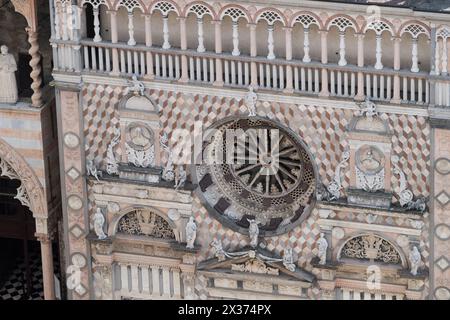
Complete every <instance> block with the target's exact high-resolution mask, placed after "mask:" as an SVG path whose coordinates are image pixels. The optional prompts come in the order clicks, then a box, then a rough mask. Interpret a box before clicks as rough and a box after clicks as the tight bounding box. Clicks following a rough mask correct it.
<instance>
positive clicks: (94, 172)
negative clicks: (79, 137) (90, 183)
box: [86, 160, 102, 181]
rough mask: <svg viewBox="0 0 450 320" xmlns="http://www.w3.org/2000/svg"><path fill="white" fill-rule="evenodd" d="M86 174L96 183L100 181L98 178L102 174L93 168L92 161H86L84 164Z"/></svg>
mask: <svg viewBox="0 0 450 320" xmlns="http://www.w3.org/2000/svg"><path fill="white" fill-rule="evenodd" d="M86 173H87V175H89V176H93V177H94V178H95V179H96V180H97V181H100V180H99V179H98V177H101V176H102V172H101V171H100V170H98V169H97V167H96V166H95V163H94V160H88V161H87V163H86Z"/></svg>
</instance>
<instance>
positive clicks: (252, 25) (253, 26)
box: [247, 22, 256, 30]
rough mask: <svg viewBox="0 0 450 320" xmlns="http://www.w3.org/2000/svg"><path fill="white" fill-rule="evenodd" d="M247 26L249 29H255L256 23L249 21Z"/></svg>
mask: <svg viewBox="0 0 450 320" xmlns="http://www.w3.org/2000/svg"><path fill="white" fill-rule="evenodd" d="M247 27H249V28H250V30H256V23H252V22H249V23H247Z"/></svg>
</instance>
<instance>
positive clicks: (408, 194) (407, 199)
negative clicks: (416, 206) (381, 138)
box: [391, 156, 414, 207]
mask: <svg viewBox="0 0 450 320" xmlns="http://www.w3.org/2000/svg"><path fill="white" fill-rule="evenodd" d="M391 160H392V164H393V166H394V169H393V170H392V171H393V172H394V173H395V174H398V175H399V176H400V192H399V193H398V196H399V202H400V205H401V206H402V207H408V206H409V205H410V204H411V202H412V201H413V199H414V194H413V193H412V191H411V190H409V189H408V183H407V181H406V175H405V173H404V172H403V171H402V170H401V169H400V166H399V162H400V158H399V157H398V156H392V158H391Z"/></svg>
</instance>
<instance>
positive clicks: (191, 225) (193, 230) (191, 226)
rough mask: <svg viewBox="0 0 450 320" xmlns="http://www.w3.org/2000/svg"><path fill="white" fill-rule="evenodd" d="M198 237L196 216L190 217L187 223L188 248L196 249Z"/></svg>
mask: <svg viewBox="0 0 450 320" xmlns="http://www.w3.org/2000/svg"><path fill="white" fill-rule="evenodd" d="M196 237H197V225H196V224H195V221H194V217H190V218H189V221H188V223H187V224H186V248H188V249H194V242H195V238H196Z"/></svg>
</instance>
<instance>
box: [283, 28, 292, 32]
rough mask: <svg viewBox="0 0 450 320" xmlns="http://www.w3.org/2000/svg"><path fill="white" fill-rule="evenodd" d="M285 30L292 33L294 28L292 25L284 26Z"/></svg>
mask: <svg viewBox="0 0 450 320" xmlns="http://www.w3.org/2000/svg"><path fill="white" fill-rule="evenodd" d="M283 30H284V31H286V32H287V33H288V32H289V33H292V30H293V28H292V27H283Z"/></svg>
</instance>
